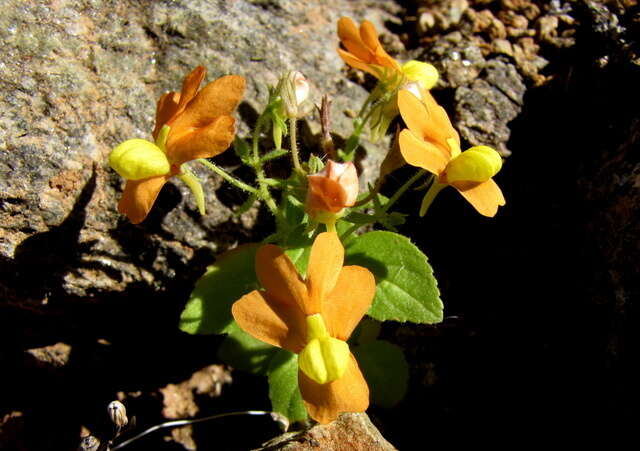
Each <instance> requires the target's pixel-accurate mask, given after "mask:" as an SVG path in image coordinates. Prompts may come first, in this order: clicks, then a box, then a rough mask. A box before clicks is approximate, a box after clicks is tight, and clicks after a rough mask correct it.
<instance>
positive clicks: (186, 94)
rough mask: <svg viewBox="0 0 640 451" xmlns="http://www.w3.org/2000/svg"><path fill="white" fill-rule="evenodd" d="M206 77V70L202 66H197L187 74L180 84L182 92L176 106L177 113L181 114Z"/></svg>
mask: <svg viewBox="0 0 640 451" xmlns="http://www.w3.org/2000/svg"><path fill="white" fill-rule="evenodd" d="M205 75H207V69H206V68H205V67H204V66H198V67H196V68H195V69H193V70H192V71H191V73H189V75H187V76H186V77H184V80H183V82H182V91H181V93H180V103H179V104H178V112H182V111H183V110H184V109H185V107H186V106H187V104H188V103H189V102H190V101H191V99H193V98H194V97H195V96H196V94H197V93H198V88H199V87H200V84H201V83H202V80H204V77H205Z"/></svg>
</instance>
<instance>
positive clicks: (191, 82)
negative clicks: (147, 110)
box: [153, 66, 207, 139]
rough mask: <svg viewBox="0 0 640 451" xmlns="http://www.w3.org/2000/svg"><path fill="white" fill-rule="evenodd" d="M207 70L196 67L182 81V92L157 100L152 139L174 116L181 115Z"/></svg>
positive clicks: (172, 93) (164, 95)
mask: <svg viewBox="0 0 640 451" xmlns="http://www.w3.org/2000/svg"><path fill="white" fill-rule="evenodd" d="M206 73H207V69H205V68H204V67H203V66H198V67H196V68H195V69H193V70H192V71H191V72H190V73H189V74H188V75H187V76H186V77H184V80H183V81H182V92H167V93H166V94H163V95H162V96H161V97H160V100H158V106H157V107H156V125H155V128H154V129H153V137H154V139H155V138H157V137H158V133H159V132H160V129H161V128H162V126H163V125H164V124H166V123H167V122H169V121H171V120H172V119H173V118H174V117H175V116H177V115H178V114H180V113H182V111H184V109H185V107H186V106H187V104H188V103H189V101H190V100H191V99H193V98H194V97H195V95H196V93H197V92H198V88H199V87H200V83H202V80H204V76H205V75H206Z"/></svg>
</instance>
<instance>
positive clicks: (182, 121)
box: [169, 75, 245, 140]
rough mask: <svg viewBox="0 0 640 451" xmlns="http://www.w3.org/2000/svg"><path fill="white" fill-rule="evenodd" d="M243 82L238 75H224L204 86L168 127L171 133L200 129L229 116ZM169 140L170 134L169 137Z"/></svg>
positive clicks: (241, 90) (237, 99) (237, 102)
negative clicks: (221, 117) (220, 117)
mask: <svg viewBox="0 0 640 451" xmlns="http://www.w3.org/2000/svg"><path fill="white" fill-rule="evenodd" d="M244 88H245V80H244V77H241V76H239V75H225V76H224V77H220V78H218V79H217V80H215V81H212V82H211V83H209V84H208V85H207V86H205V87H204V88H203V89H202V90H201V91H200V92H199V93H198V94H197V95H196V96H195V97H194V98H193V99H192V100H191V101H190V102H189V103H188V104H187V106H186V107H185V109H184V111H183V112H182V113H181V114H179V115H177V116H176V117H175V118H174V119H173V120H172V121H170V123H169V125H170V126H171V133H177V134H178V135H180V134H181V133H183V131H184V130H187V129H191V128H202V127H204V126H206V125H208V124H209V123H210V122H211V121H213V120H214V119H216V118H217V117H219V116H224V115H229V114H231V113H232V112H233V110H234V109H235V108H236V107H237V106H238V104H239V103H240V100H241V99H242V96H243V94H244ZM169 136H170V137H169V140H170V139H171V134H170V135H169Z"/></svg>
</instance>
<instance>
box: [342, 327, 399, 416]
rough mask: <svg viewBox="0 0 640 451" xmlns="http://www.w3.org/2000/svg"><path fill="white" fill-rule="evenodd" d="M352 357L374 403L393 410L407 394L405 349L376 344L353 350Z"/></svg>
mask: <svg viewBox="0 0 640 451" xmlns="http://www.w3.org/2000/svg"><path fill="white" fill-rule="evenodd" d="M352 350H353V354H354V355H355V356H356V359H357V360H358V366H360V369H361V370H362V373H363V374H364V378H365V379H366V380H367V383H368V385H369V389H370V390H371V402H373V403H374V404H377V405H379V406H382V407H393V406H395V405H396V404H397V403H398V402H400V401H401V400H402V398H404V395H405V394H406V393H407V384H408V380H409V365H408V364H407V361H406V359H405V358H404V354H403V352H402V348H401V347H400V346H396V345H394V344H392V343H389V342H388V341H384V340H375V341H371V342H369V343H366V344H362V345H358V346H354V347H353V348H352Z"/></svg>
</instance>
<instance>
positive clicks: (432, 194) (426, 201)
mask: <svg viewBox="0 0 640 451" xmlns="http://www.w3.org/2000/svg"><path fill="white" fill-rule="evenodd" d="M446 186H447V185H444V184H442V183H438V182H434V183H433V184H432V185H431V186H430V187H429V190H428V191H427V194H425V195H424V198H423V199H422V204H421V205H420V216H424V215H425V214H426V213H427V210H428V209H429V207H430V206H431V204H432V203H433V199H435V198H436V196H437V195H438V193H439V192H440V191H442V189H443V188H444V187H446Z"/></svg>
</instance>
